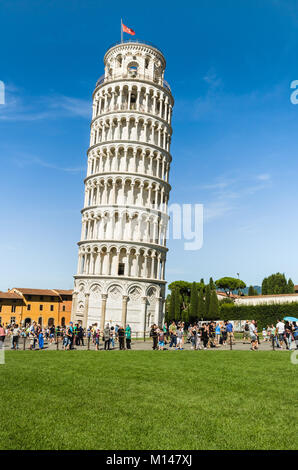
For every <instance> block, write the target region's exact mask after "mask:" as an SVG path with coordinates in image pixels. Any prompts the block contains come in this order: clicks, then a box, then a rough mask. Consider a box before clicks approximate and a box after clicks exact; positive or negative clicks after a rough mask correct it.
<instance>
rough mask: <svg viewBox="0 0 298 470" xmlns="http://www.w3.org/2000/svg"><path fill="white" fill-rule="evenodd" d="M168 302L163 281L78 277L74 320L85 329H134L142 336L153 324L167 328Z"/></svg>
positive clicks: (75, 291) (75, 290)
mask: <svg viewBox="0 0 298 470" xmlns="http://www.w3.org/2000/svg"><path fill="white" fill-rule="evenodd" d="M164 299H165V282H163V281H156V280H152V281H151V280H141V279H134V280H132V279H131V278H125V277H123V278H121V279H119V278H117V279H113V278H111V277H108V276H107V277H104V276H101V277H97V276H88V275H86V276H83V275H80V276H75V286H74V292H73V302H72V316H71V318H72V321H73V322H75V323H77V322H80V323H81V324H82V326H83V327H84V328H88V327H90V326H92V325H95V324H97V326H98V327H99V328H100V329H101V330H102V329H103V328H104V325H105V324H106V323H109V325H110V326H116V325H119V326H120V325H122V326H123V327H125V326H126V325H130V327H131V330H132V332H133V333H139V334H141V333H144V332H147V331H149V329H150V327H151V325H152V324H153V323H155V324H157V325H159V326H161V325H162V324H163V320H164Z"/></svg>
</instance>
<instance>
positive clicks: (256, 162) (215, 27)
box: [0, 0, 298, 290]
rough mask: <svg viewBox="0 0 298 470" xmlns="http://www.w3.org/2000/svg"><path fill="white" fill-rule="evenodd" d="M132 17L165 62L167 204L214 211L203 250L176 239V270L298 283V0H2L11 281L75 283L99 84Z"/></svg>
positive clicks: (3, 285)
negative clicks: (295, 88)
mask: <svg viewBox="0 0 298 470" xmlns="http://www.w3.org/2000/svg"><path fill="white" fill-rule="evenodd" d="M121 17H122V18H123V22H124V23H125V24H126V25H127V26H129V27H131V28H133V29H134V30H135V31H136V38H138V39H143V40H145V41H146V40H147V41H151V42H152V43H154V44H156V45H158V46H159V47H160V49H161V50H162V51H163V52H164V54H165V56H166V59H167V70H166V79H167V81H168V82H169V83H170V85H171V88H172V91H173V94H174V97H175V107H174V113H173V122H172V124H173V130H174V133H173V139H172V148H171V153H172V156H173V163H172V167H171V173H170V183H171V185H172V192H171V199H170V202H171V203H174V202H178V203H202V204H204V209H205V222H204V244H203V247H202V249H201V250H198V251H184V249H183V247H184V242H183V240H181V241H180V240H175V241H169V244H168V247H169V253H168V261H167V267H166V277H167V280H168V281H169V282H171V281H173V280H178V279H185V280H190V281H191V280H199V279H200V278H202V277H204V278H205V279H208V278H209V277H210V276H213V278H214V279H217V278H219V277H221V276H224V275H231V276H235V277H236V273H237V272H239V273H240V278H242V279H243V280H244V281H245V282H246V283H247V284H251V283H252V284H260V283H261V281H262V279H263V277H264V276H267V275H269V274H271V273H273V272H277V271H281V272H285V273H286V275H287V276H290V277H292V279H293V280H294V282H297V283H298V252H297V249H296V247H297V233H298V218H297V211H296V209H295V207H296V202H297V170H298V158H297V148H298V143H297V128H298V106H295V105H293V104H291V102H290V94H291V90H290V83H291V81H292V80H295V79H298V66H297V50H298V4H297V2H296V1H288V0H276V1H274V0H263V1H262V2H260V1H255V0H242V1H236V0H235V1H231V0H230V1H229V0H207V1H193V2H191V1H185V2H183V7H181V2H172V1H168V0H166V1H164V2H157V1H152V2H150V3H146V2H139V1H132V2H123V1H117V0H114V1H113V2H103V1H101V0H96V1H88V0H77V1H74V0H69V1H64V2H61V1H46V0H44V1H42V2H41V1H33V0H31V1H30V0H27V1H19V0H14V1H13V2H11V1H5V0H4V1H3V0H2V1H1V2H0V22H1V27H0V40H1V61H0V80H2V81H3V82H4V83H5V85H6V104H5V105H0V159H1V186H0V192H1V194H0V196H1V198H0V201H1V215H2V218H1V221H2V223H1V232H0V250H1V253H0V255H1V263H0V289H1V290H6V289H7V288H10V287H13V286H22V287H41V288H55V287H56V288H71V287H72V285H73V278H72V276H73V274H75V270H76V265H77V246H76V243H77V241H78V240H79V237H80V230H81V227H80V222H81V217H80V209H81V208H82V205H83V178H84V176H85V173H86V150H87V148H88V143H89V123H90V113H91V94H92V91H93V89H94V85H95V82H96V80H97V79H98V77H99V76H100V75H101V74H102V73H103V56H104V53H105V51H106V49H107V48H108V47H109V45H110V44H112V43H113V42H115V41H118V40H119V39H120V18H121ZM126 36H127V35H126ZM128 38H129V37H128V36H127V39H128Z"/></svg>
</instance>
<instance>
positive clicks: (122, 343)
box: [118, 325, 125, 350]
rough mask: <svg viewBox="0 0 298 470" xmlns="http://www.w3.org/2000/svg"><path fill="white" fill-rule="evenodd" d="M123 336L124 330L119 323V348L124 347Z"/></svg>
mask: <svg viewBox="0 0 298 470" xmlns="http://www.w3.org/2000/svg"><path fill="white" fill-rule="evenodd" d="M124 337H125V331H124V328H123V327H122V325H120V326H119V328H118V339H119V349H121V350H123V349H125V346H124Z"/></svg>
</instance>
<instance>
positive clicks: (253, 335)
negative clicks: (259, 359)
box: [249, 320, 258, 351]
mask: <svg viewBox="0 0 298 470" xmlns="http://www.w3.org/2000/svg"><path fill="white" fill-rule="evenodd" d="M249 334H250V340H251V348H250V349H251V350H252V351H257V350H258V333H257V327H256V322H255V320H252V321H251V322H250V325H249Z"/></svg>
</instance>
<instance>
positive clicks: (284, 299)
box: [216, 291, 298, 305]
mask: <svg viewBox="0 0 298 470" xmlns="http://www.w3.org/2000/svg"><path fill="white" fill-rule="evenodd" d="M216 293H217V298H218V300H223V299H225V298H230V299H231V300H233V302H234V304H235V305H270V304H271V305H272V304H288V303H292V302H296V303H297V302H298V294H267V295H243V296H239V295H235V294H231V295H230V296H228V295H227V294H226V293H225V292H220V291H217V292H216Z"/></svg>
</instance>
